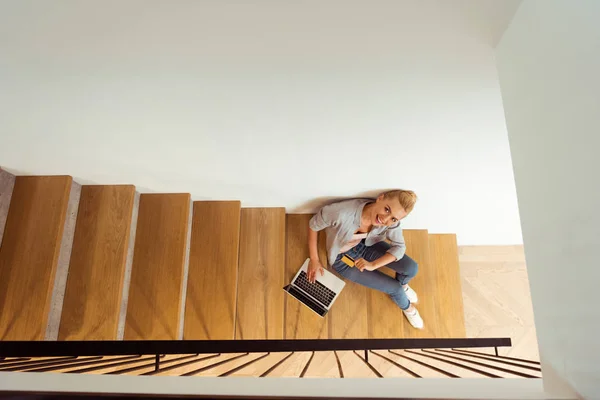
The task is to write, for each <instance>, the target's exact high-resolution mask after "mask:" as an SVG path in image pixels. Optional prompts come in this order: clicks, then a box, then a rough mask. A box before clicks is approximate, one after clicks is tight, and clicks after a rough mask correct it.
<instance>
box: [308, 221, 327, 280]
mask: <svg viewBox="0 0 600 400" xmlns="http://www.w3.org/2000/svg"><path fill="white" fill-rule="evenodd" d="M318 235H319V232H315V231H313V230H312V229H311V228H308V251H309V257H310V261H309V262H308V271H307V275H308V281H309V282H314V281H315V279H317V272H320V273H321V276H323V275H324V274H325V271H324V270H323V264H321V261H320V260H319V245H318Z"/></svg>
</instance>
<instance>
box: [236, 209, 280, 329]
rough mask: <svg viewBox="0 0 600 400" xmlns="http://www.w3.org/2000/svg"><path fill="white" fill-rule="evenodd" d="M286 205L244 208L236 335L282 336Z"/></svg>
mask: <svg viewBox="0 0 600 400" xmlns="http://www.w3.org/2000/svg"><path fill="white" fill-rule="evenodd" d="M284 268H285V209H284V208H243V209H242V210H241V226H240V255H239V272H238V282H239V283H238V289H237V312H236V334H235V337H236V339H282V338H283V304H284V297H283V296H284V293H283V290H282V288H283V286H284V280H283V276H284Z"/></svg>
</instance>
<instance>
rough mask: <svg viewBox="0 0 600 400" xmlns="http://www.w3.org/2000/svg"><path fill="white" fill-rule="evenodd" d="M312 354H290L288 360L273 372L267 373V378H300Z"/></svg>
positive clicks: (307, 352)
mask: <svg viewBox="0 0 600 400" xmlns="http://www.w3.org/2000/svg"><path fill="white" fill-rule="evenodd" d="M311 355H312V352H310V351H305V352H298V353H294V354H292V356H291V357H290V358H288V359H287V360H285V361H284V362H283V363H281V364H280V365H278V366H277V367H276V368H275V369H274V370H272V371H271V372H269V375H268V377H269V378H280V377H295V378H298V377H300V374H302V370H303V369H304V367H305V366H306V363H307V362H308V360H309V359H310V356H311Z"/></svg>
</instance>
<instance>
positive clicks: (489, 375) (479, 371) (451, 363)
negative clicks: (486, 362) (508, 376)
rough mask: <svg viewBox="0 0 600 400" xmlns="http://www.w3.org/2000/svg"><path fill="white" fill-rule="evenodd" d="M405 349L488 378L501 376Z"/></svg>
mask: <svg viewBox="0 0 600 400" xmlns="http://www.w3.org/2000/svg"><path fill="white" fill-rule="evenodd" d="M405 351H406V352H407V353H410V354H414V355H417V356H421V357H427V358H431V359H433V360H437V361H441V362H444V363H446V364H450V365H454V366H455V367H460V368H464V369H467V370H469V371H472V372H476V373H478V374H481V375H483V376H487V377H488V378H502V377H501V376H499V375H495V374H492V373H490V372H486V371H482V370H480V369H477V368H473V367H470V366H468V365H464V364H460V363H457V362H454V361H450V360H446V359H443V358H439V357H434V356H432V355H429V354H424V353H422V352H421V353H417V352H416V351H412V350H405Z"/></svg>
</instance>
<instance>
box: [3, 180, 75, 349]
mask: <svg viewBox="0 0 600 400" xmlns="http://www.w3.org/2000/svg"><path fill="white" fill-rule="evenodd" d="M71 183H72V179H71V177H70V176H19V177H16V179H15V184H14V188H13V193H12V199H11V203H10V208H9V212H8V217H7V220H6V226H5V230H4V238H3V241H2V246H1V247H0V340H43V339H44V336H45V333H46V325H47V321H48V313H49V310H50V299H51V295H52V289H53V285H54V276H55V273H56V267H57V263H58V256H59V252H60V247H61V241H62V235H63V230H64V224H65V217H66V213H67V206H68V203H69V193H70V190H71Z"/></svg>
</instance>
